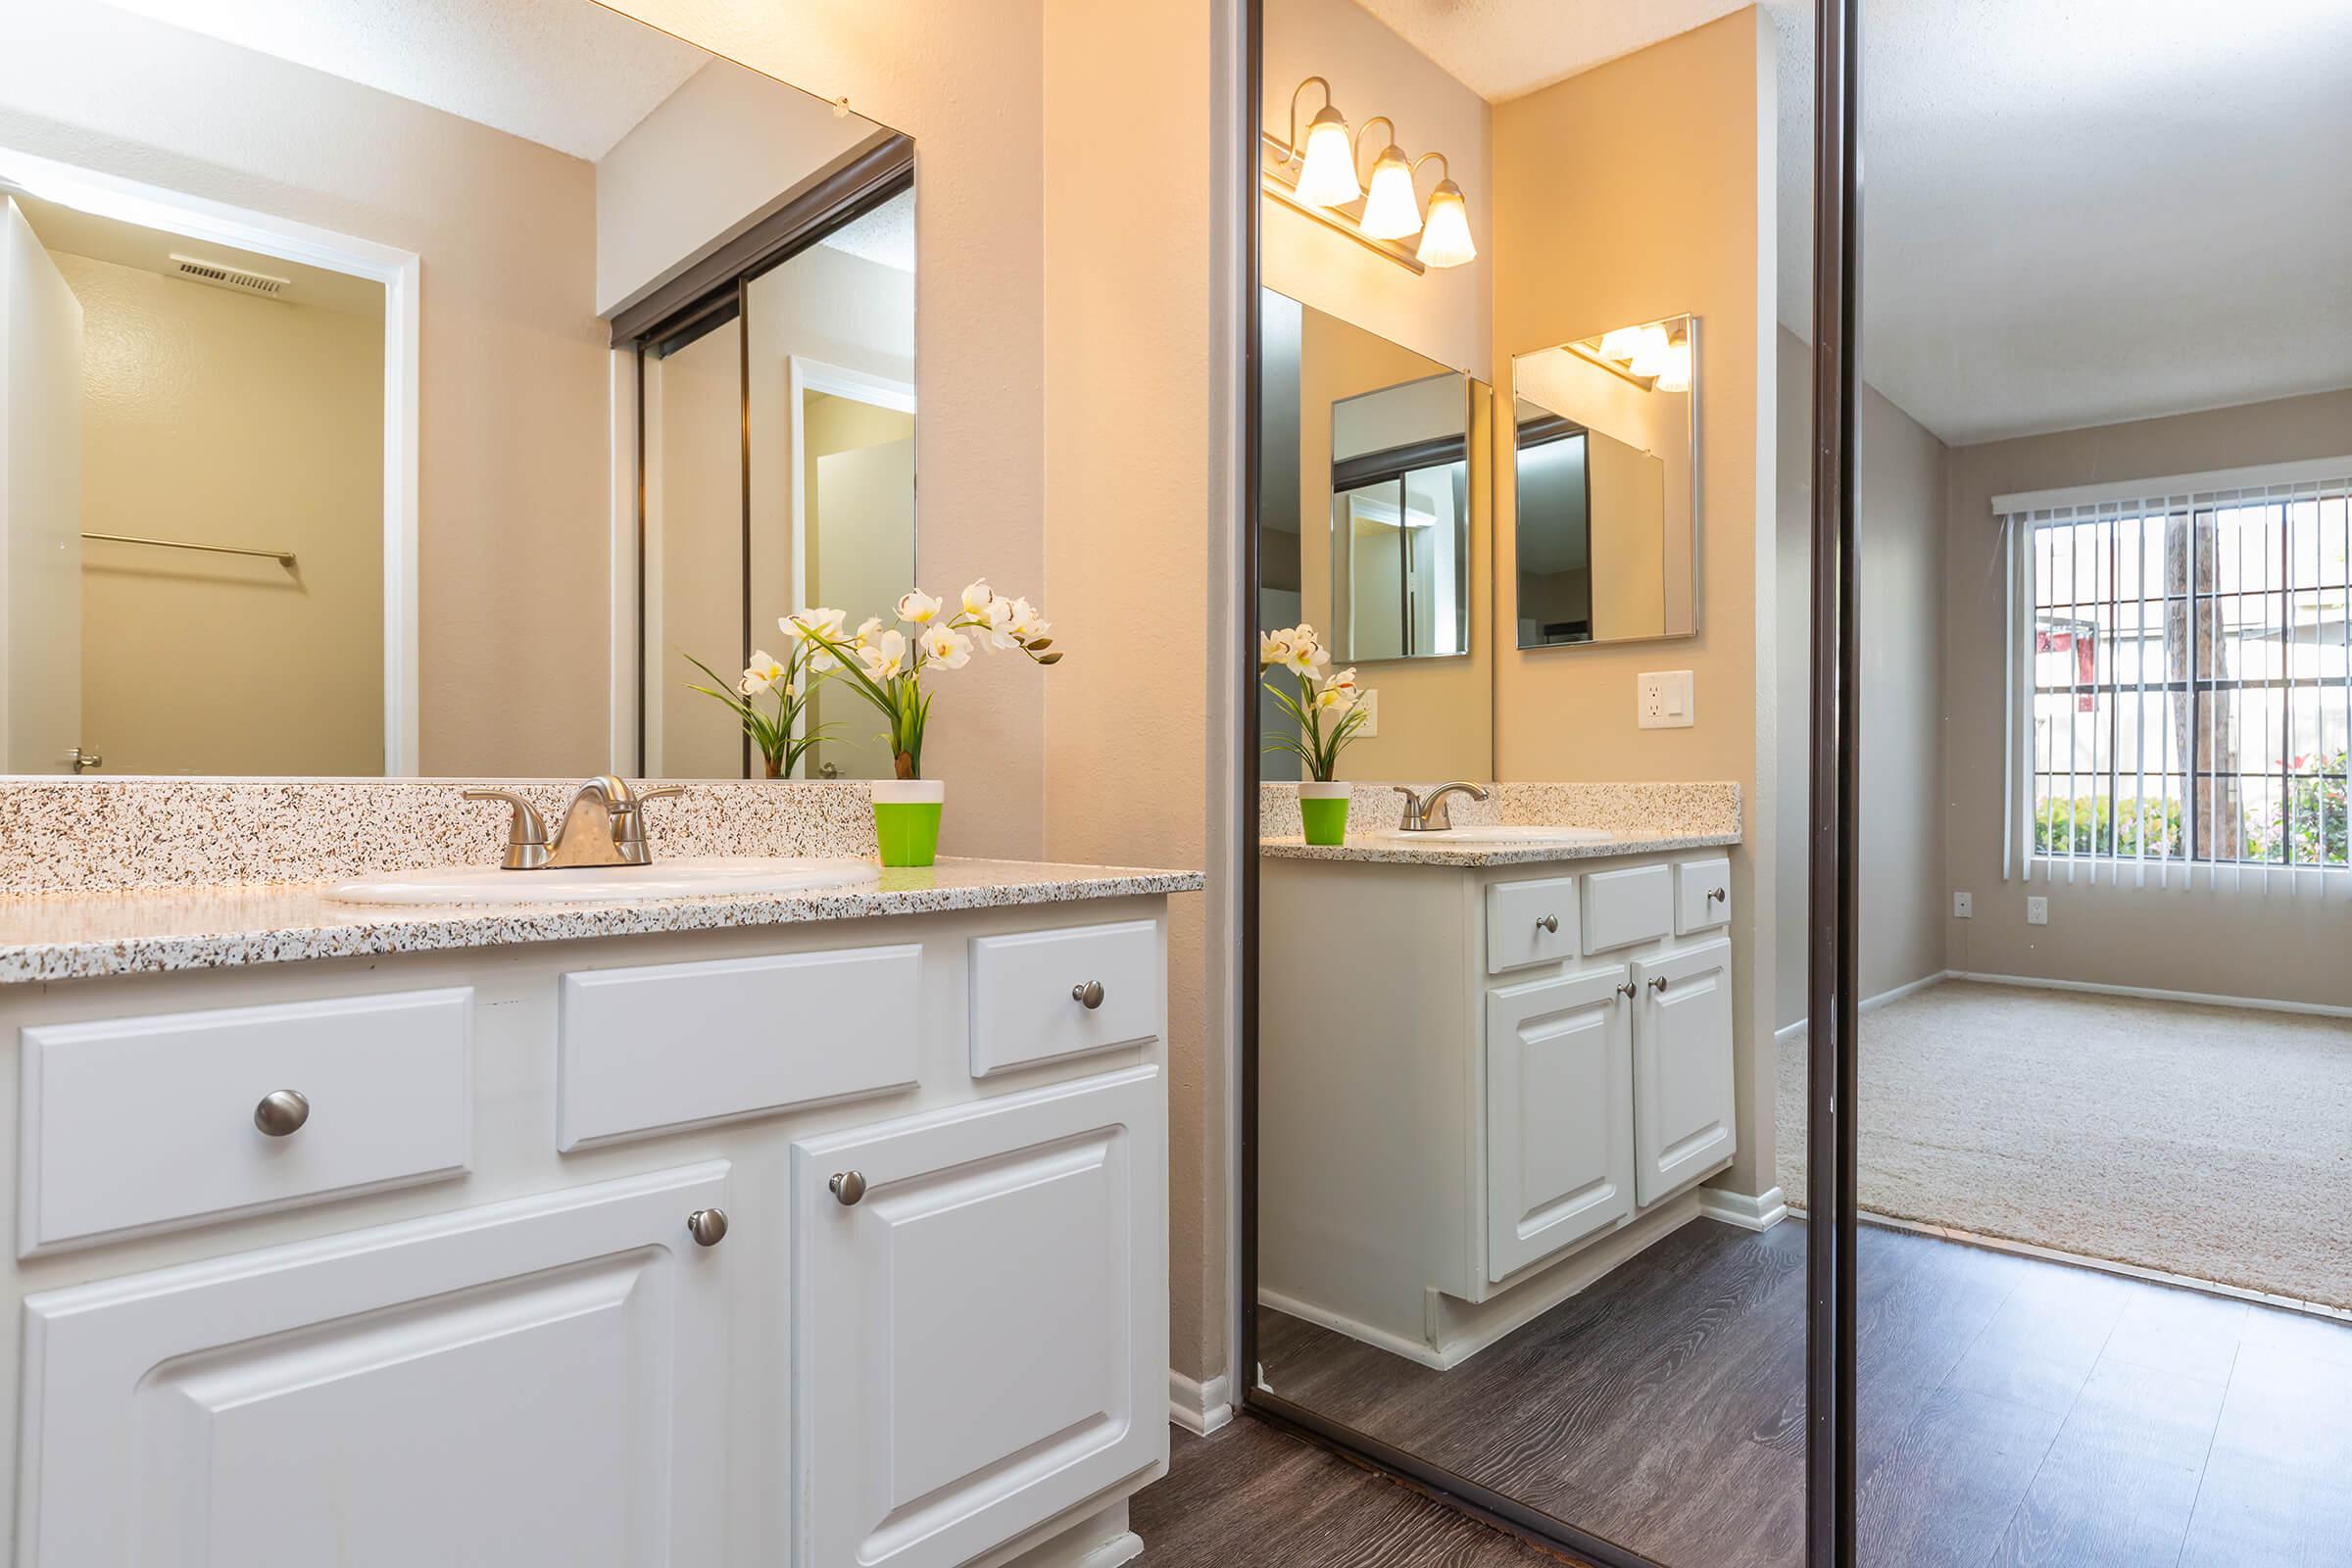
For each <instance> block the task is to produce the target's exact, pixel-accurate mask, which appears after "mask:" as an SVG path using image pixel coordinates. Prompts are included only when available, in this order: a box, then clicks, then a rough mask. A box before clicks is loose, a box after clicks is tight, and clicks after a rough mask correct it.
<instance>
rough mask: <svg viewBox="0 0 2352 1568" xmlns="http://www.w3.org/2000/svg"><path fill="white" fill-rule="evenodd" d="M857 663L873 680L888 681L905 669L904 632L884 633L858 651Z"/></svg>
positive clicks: (905, 647) (905, 638)
mask: <svg viewBox="0 0 2352 1568" xmlns="http://www.w3.org/2000/svg"><path fill="white" fill-rule="evenodd" d="M858 662H859V663H862V664H863V665H865V672H866V673H867V674H868V675H870V676H872V677H873V678H874V679H875V680H888V679H890V678H891V677H892V676H894V675H897V674H900V673H901V672H903V671H904V670H905V669H906V667H907V637H906V634H905V633H904V632H899V631H886V632H884V633H882V635H881V636H879V637H876V638H875V639H873V641H871V642H869V643H867V644H865V646H863V647H861V648H859V649H858Z"/></svg>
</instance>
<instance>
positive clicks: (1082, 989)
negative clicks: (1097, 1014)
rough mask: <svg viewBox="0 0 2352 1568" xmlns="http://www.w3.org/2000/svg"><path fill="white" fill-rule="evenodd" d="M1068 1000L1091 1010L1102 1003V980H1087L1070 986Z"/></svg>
mask: <svg viewBox="0 0 2352 1568" xmlns="http://www.w3.org/2000/svg"><path fill="white" fill-rule="evenodd" d="M1070 1000H1071V1001H1072V1002H1075V1003H1077V1004H1078V1005H1080V1006H1082V1007H1084V1008H1085V1009H1086V1010H1087V1011H1089V1012H1092V1011H1094V1010H1095V1009H1096V1008H1097V1007H1100V1006H1101V1005H1103V982H1102V981H1100V980H1089V981H1088V982H1086V984H1084V985H1082V986H1072V987H1070Z"/></svg>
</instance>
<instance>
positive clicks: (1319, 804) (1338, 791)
mask: <svg viewBox="0 0 2352 1568" xmlns="http://www.w3.org/2000/svg"><path fill="white" fill-rule="evenodd" d="M1299 825H1300V827H1301V829H1302V830H1303V831H1304V833H1305V835H1306V842H1307V843H1309V844H1323V845H1337V844H1345V843H1347V842H1348V786H1347V785H1345V784H1337V783H1333V784H1322V783H1317V782H1315V781H1314V780H1312V779H1310V780H1308V781H1307V782H1305V783H1303V784H1301V785H1299Z"/></svg>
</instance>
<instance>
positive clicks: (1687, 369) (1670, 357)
mask: <svg viewBox="0 0 2352 1568" xmlns="http://www.w3.org/2000/svg"><path fill="white" fill-rule="evenodd" d="M1657 390H1658V391H1660V392H1688V391H1690V390H1691V340H1690V339H1689V338H1687V337H1678V338H1676V339H1675V340H1674V341H1673V342H1672V343H1669V344H1667V345H1666V363H1665V366H1664V368H1661V369H1660V370H1659V371H1658V385H1657Z"/></svg>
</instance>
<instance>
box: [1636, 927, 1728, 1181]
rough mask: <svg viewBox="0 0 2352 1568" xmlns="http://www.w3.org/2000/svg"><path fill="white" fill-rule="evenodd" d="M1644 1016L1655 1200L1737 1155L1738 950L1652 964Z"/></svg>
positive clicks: (1647, 1145) (1715, 945)
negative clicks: (1734, 1079)
mask: <svg viewBox="0 0 2352 1568" xmlns="http://www.w3.org/2000/svg"><path fill="white" fill-rule="evenodd" d="M1634 982H1635V984H1636V985H1637V986H1638V987H1639V988H1640V989H1639V990H1638V991H1637V993H1636V995H1637V997H1638V998H1639V1001H1638V1002H1637V1004H1636V1005H1637V1006H1638V1007H1639V1008H1640V1011H1639V1012H1638V1013H1637V1014H1636V1015H1635V1019H1634V1157H1635V1163H1636V1166H1637V1170H1638V1175H1637V1178H1636V1183H1635V1185H1636V1187H1637V1188H1638V1189H1639V1193H1638V1196H1639V1197H1640V1199H1641V1201H1642V1202H1643V1203H1644V1204H1648V1203H1654V1202H1656V1201H1658V1200H1659V1199H1661V1198H1663V1197H1665V1196H1666V1195H1667V1194H1668V1193H1671V1192H1673V1191H1674V1190H1675V1189H1676V1188H1677V1187H1680V1186H1682V1185H1684V1184H1685V1183H1686V1182H1689V1181H1691V1179H1692V1178H1693V1177H1696V1176H1698V1175H1700V1174H1702V1173H1703V1172H1705V1171H1706V1170H1707V1169H1708V1168H1709V1167H1710V1166H1713V1165H1717V1164H1720V1163H1721V1162H1722V1161H1724V1160H1726V1159H1729V1158H1730V1157H1731V1155H1732V1151H1733V1149H1734V1147H1735V1145H1734V1141H1733V1133H1732V1126H1733V1107H1732V945H1731V943H1730V942H1728V941H1719V942H1710V943H1708V944H1706V945H1705V946H1704V947H1698V948H1690V949H1686V950H1685V951H1683V952H1681V953H1669V954H1665V955H1663V956H1659V957H1655V958H1644V959H1642V960H1641V961H1640V962H1638V963H1636V964H1635V965H1634Z"/></svg>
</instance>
